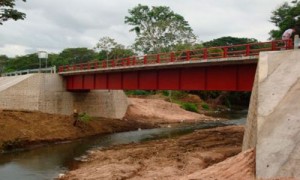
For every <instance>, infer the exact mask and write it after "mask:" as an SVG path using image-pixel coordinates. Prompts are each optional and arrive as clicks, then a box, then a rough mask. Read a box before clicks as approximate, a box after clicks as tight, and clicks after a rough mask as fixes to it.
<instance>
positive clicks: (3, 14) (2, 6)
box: [0, 0, 26, 25]
mask: <svg viewBox="0 0 300 180" xmlns="http://www.w3.org/2000/svg"><path fill="white" fill-rule="evenodd" d="M22 1H24V2H26V0H22ZM14 6H15V0H1V1H0V25H2V24H3V22H4V21H7V20H9V19H13V20H15V21H17V20H19V19H25V17H26V15H25V14H24V13H22V12H19V11H18V10H16V9H14Z"/></svg>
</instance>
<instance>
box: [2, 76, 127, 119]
mask: <svg viewBox="0 0 300 180" xmlns="http://www.w3.org/2000/svg"><path fill="white" fill-rule="evenodd" d="M12 81H13V82H14V83H7V82H12ZM127 106H128V101H127V97H126V95H125V94H124V92H123V91H107V90H103V91H90V92H78V93H71V92H67V91H65V88H64V83H63V79H62V77H60V76H59V75H57V74H30V75H23V76H14V77H5V78H4V77H3V78H1V79H0V108H1V109H15V110H31V111H41V112H46V113H51V114H64V115H71V114H72V113H73V109H77V110H78V111H79V113H80V112H86V113H87V114H89V115H91V116H95V117H106V118H117V119H121V118H123V116H124V115H125V113H126V110H127Z"/></svg>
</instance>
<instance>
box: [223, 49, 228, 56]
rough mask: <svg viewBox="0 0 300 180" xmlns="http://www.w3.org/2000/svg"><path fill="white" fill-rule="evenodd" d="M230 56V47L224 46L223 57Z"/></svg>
mask: <svg viewBox="0 0 300 180" xmlns="http://www.w3.org/2000/svg"><path fill="white" fill-rule="evenodd" d="M227 56H228V47H224V48H223V58H227Z"/></svg>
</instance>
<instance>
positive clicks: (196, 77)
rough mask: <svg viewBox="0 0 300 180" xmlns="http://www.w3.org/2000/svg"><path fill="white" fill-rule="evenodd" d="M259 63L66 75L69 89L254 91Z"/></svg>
mask: <svg viewBox="0 0 300 180" xmlns="http://www.w3.org/2000/svg"><path fill="white" fill-rule="evenodd" d="M255 71H256V64H239V65H224V66H206V67H186V68H184V67H177V68H174V69H150V70H135V71H127V72H106V73H97V74H96V73H95V74H79V75H70V76H64V78H65V80H66V86H67V90H69V91H86V90H95V89H112V90H117V89H122V90H139V89H140V90H222V91H251V90H252V86H253V81H254V76H255Z"/></svg>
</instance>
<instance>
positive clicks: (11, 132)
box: [0, 98, 216, 151]
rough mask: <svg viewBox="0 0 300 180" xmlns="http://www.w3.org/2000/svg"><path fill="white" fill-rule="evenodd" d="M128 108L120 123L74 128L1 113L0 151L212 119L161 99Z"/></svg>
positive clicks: (38, 116) (51, 119)
mask: <svg viewBox="0 0 300 180" xmlns="http://www.w3.org/2000/svg"><path fill="white" fill-rule="evenodd" d="M129 101H130V102H131V105H130V106H129V107H128V110H127V113H126V116H125V117H124V118H123V119H122V120H118V119H105V118H92V119H91V120H90V121H88V122H78V124H77V125H76V126H73V122H74V119H73V117H72V116H64V115H53V114H47V113H41V112H33V111H12V110H0V130H1V131H0V151H2V150H8V151H9V150H14V149H18V148H27V147H31V146H36V145H42V144H47V143H53V142H59V141H67V140H73V139H78V138H82V137H87V136H93V135H99V134H107V133H114V132H121V131H130V130H136V129H149V128H154V127H158V126H159V125H160V124H172V123H181V122H196V121H205V120H214V119H216V118H210V117H208V116H205V115H202V114H197V113H193V112H188V111H185V110H184V109H181V108H180V107H179V105H177V104H174V103H170V102H166V101H164V100H161V99H137V98H129Z"/></svg>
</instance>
